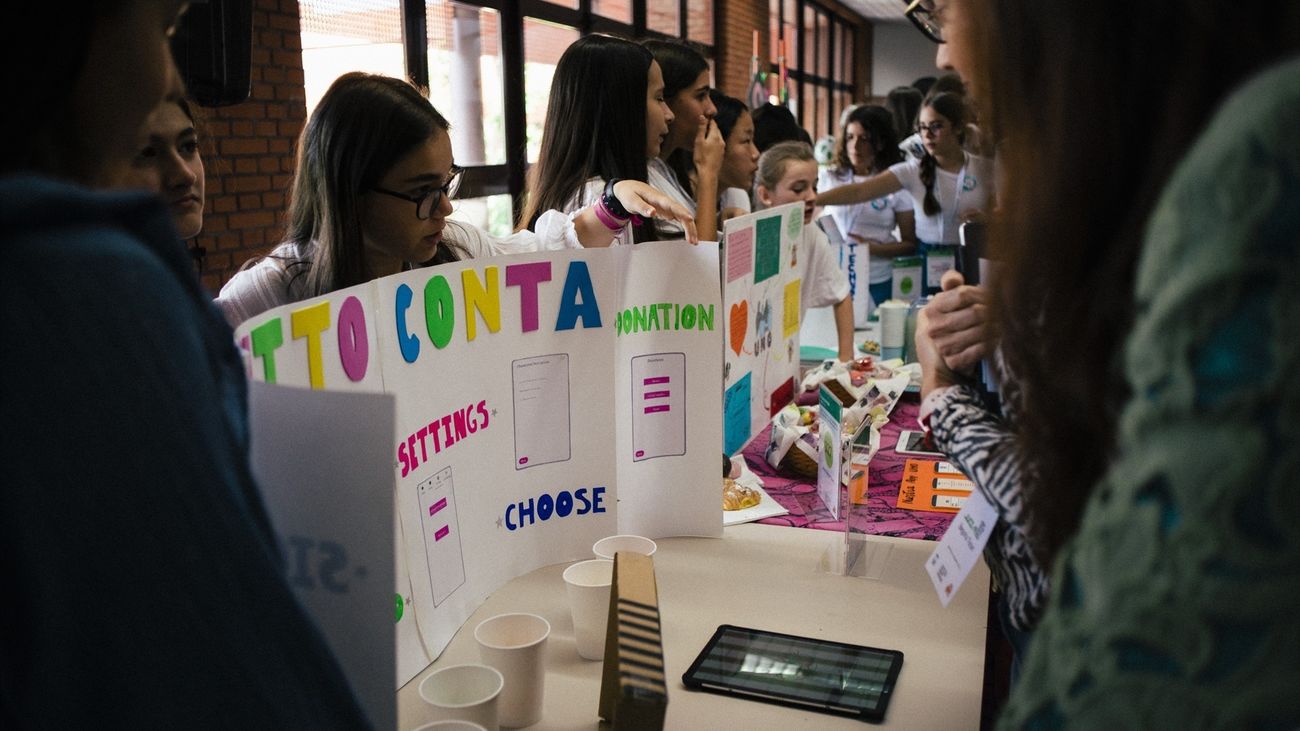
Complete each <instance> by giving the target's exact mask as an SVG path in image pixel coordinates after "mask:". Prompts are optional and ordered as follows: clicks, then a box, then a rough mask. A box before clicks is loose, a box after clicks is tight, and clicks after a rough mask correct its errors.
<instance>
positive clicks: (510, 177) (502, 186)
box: [401, 0, 720, 219]
mask: <svg viewBox="0 0 1300 731" xmlns="http://www.w3.org/2000/svg"><path fill="white" fill-rule="evenodd" d="M453 1H454V2H458V3H460V4H461V5H467V6H473V7H478V8H487V9H489V10H494V11H496V12H497V13H498V22H499V23H500V29H499V30H500V47H499V50H500V53H501V66H502V72H503V75H504V78H503V79H502V89H501V93H502V96H503V97H504V98H503V99H502V111H503V116H504V123H505V124H504V126H505V144H506V162H505V164H504V165H474V166H466V167H465V173H464V175H463V179H462V181H461V186H460V192H459V197H462V198H480V197H484V196H489V195H501V194H508V195H509V196H510V198H511V201H512V204H513V207H514V215H515V218H516V219H517V218H518V216H519V212H520V211H521V210H522V209H523V204H524V193H525V190H526V178H527V173H528V160H527V155H526V150H527V144H528V136H527V117H526V110H525V107H524V59H525V48H524V18H526V17H527V18H532V19H534V20H540V21H545V22H548V23H554V24H557V25H563V26H567V27H570V28H575V29H577V31H578V34H579V37H581V36H585V35H589V34H591V33H609V34H612V35H618V36H622V37H624V38H630V39H632V40H635V41H643V40H649V39H652V38H653V39H663V40H669V39H683V40H685V39H688V38H689V28H688V23H689V17H690V16H689V7H688V0H677V3H678V16H677V21H678V35H676V36H672V35H668V34H666V33H661V32H658V31H654V30H650V29H649V28H647V27H646V13H647V0H631V1H632V22H631V23H624V22H622V21H619V20H614V19H612V18H606V17H604V16H601V15H597V14H596V13H595V12H594V11H593V9H592V0H578V7H577V9H574V8H570V7H565V6H562V5H557V4H555V3H552V2H547V0H453ZM708 2H709V5H710V7H711V10H712V13H713V39H712V43H711V44H703V43H700V42H698V41H692V43H693V44H694V45H695V46H696V47H697V48H700V49H701V50H702V51H703V52H704V54H705V56H706V57H707V58H709V59H710V60H713V59H715V58H716V51H715V49H716V48H717V47H718V38H719V32H720V31H719V27H718V25H719V24H718V11H719V8H718V5H719V0H708ZM425 13H426V0H401V14H402V47H403V50H404V56H405V59H406V73H407V78H408V79H410V80H411V82H412V83H414V84H415V85H416V86H418V87H420V88H424V89H427V88H428V87H429V53H428V44H429V38H428V35H429V30H428V20H427V18H426V15H425Z"/></svg>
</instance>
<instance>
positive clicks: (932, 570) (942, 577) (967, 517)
mask: <svg viewBox="0 0 1300 731" xmlns="http://www.w3.org/2000/svg"><path fill="white" fill-rule="evenodd" d="M997 521H998V511H997V508H995V507H993V506H992V505H990V504H989V502H988V500H986V499H984V495H983V493H981V492H980V491H979V490H974V491H972V492H971V494H970V497H969V498H967V499H966V504H965V505H964V506H963V507H962V509H961V512H959V513H957V517H956V518H954V519H953V521H952V525H950V526H948V531H947V532H946V533H944V534H943V538H941V539H940V540H939V545H938V546H937V547H936V548H935V549H934V553H932V554H930V558H929V559H927V560H926V562H925V572H926V573H927V574H929V575H930V582H931V583H932V584H934V590H935V592H936V593H938V594H939V603H940V604H942V605H943V606H945V607H946V606H948V603H949V602H951V601H952V597H953V595H955V594H956V593H957V590H958V589H960V588H961V585H962V582H963V581H965V580H966V576H967V575H968V574H970V570H971V567H973V566H974V565H975V563H976V562H978V561H979V560H980V552H981V551H983V550H984V544H986V543H988V542H989V536H990V535H991V534H992V533H993V526H994V525H995V524H997Z"/></svg>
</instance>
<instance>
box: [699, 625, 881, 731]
mask: <svg viewBox="0 0 1300 731" xmlns="http://www.w3.org/2000/svg"><path fill="white" fill-rule="evenodd" d="M902 664H903V653H901V652H898V651H896V650H881V649H876V648H872V647H862V646H859V645H850V644H846V643H842V642H830V641H826V640H814V639H809V638H807V637H796V636H794V635H786V634H779V633H775V632H765V631H762V630H754V629H746V628H744V627H733V626H731V625H725V624H724V625H722V626H721V627H718V631H717V632H716V633H714V635H713V638H712V639H711V640H709V644H708V645H707V646H705V648H704V651H703V652H701V653H700V656H699V657H697V658H696V659H695V662H694V664H692V665H691V668H690V670H687V671H686V674H685V675H684V676H682V682H684V683H685V684H686V686H687V687H689V688H696V689H699V690H709V691H714V692H721V693H734V694H741V695H747V696H751V697H755V698H759V699H762V700H768V701H772V702H776V703H783V704H787V705H797V706H801V707H811V708H816V709H819V710H823V711H828V712H831V713H839V714H849V715H854V716H860V717H863V718H867V719H872V720H879V719H881V718H883V717H884V714H885V708H886V706H888V704H889V698H890V695H891V694H892V693H893V690H894V682H895V680H896V679H897V678H898V671H899V668H900V667H902Z"/></svg>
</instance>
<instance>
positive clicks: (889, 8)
mask: <svg viewBox="0 0 1300 731" xmlns="http://www.w3.org/2000/svg"><path fill="white" fill-rule="evenodd" d="M840 2H841V3H842V4H843V5H844V6H845V7H847V8H849V9H850V10H852V11H854V12H856V13H857V14H858V15H861V16H862V17H864V18H866V19H868V20H872V21H876V22H891V21H903V20H906V18H904V17H903V10H904V9H905V8H906V7H907V5H906V3H904V2H903V0H840Z"/></svg>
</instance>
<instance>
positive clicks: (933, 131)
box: [916, 120, 948, 137]
mask: <svg viewBox="0 0 1300 731" xmlns="http://www.w3.org/2000/svg"><path fill="white" fill-rule="evenodd" d="M945 129H948V123H947V122H945V121H943V120H936V121H934V122H931V123H929V124H922V123H920V122H917V123H916V133H917V134H918V135H924V134H925V133H926V132H929V133H930V136H931V137H933V136H935V135H937V134H939V133H940V132H942V131H944V130H945Z"/></svg>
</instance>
